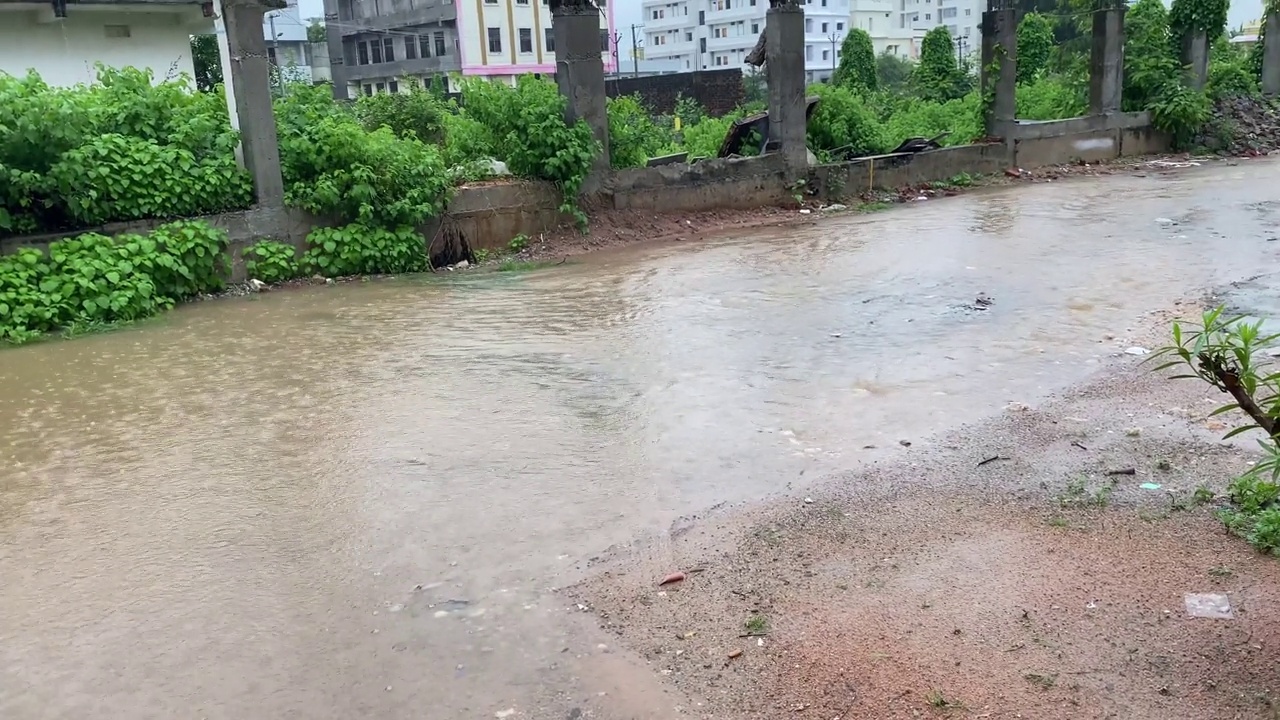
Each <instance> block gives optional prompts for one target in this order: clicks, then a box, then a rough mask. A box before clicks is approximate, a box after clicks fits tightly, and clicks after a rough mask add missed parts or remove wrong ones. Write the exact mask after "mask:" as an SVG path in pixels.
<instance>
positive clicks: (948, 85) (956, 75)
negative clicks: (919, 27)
mask: <svg viewBox="0 0 1280 720" xmlns="http://www.w3.org/2000/svg"><path fill="white" fill-rule="evenodd" d="M972 85H973V83H972V81H971V80H970V78H969V77H968V75H966V74H965V72H964V70H963V69H962V68H961V67H960V64H959V63H958V62H957V61H956V48H955V44H954V43H952V42H951V34H950V33H948V32H947V29H946V28H945V27H942V26H939V27H936V28H934V29H932V30H930V31H929V32H927V33H925V36H924V40H922V41H921V42H920V62H919V63H917V64H916V67H915V70H914V71H913V72H912V73H911V87H912V89H913V90H914V92H915V93H916V95H918V96H919V97H920V98H922V99H925V100H933V101H935V102H946V101H947V100H954V99H956V98H959V97H962V96H964V95H965V94H966V93H968V92H969V91H970V90H971V89H972Z"/></svg>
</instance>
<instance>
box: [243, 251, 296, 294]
mask: <svg viewBox="0 0 1280 720" xmlns="http://www.w3.org/2000/svg"><path fill="white" fill-rule="evenodd" d="M243 256H244V269H245V272H247V273H248V274H249V277H251V278H256V279H258V280H261V281H262V282H265V283H278V282H284V281H286V280H292V279H294V278H296V277H298V276H299V275H300V274H301V273H302V271H301V269H300V268H299V266H298V253H297V251H296V250H295V249H294V247H293V246H292V245H290V244H288V243H282V242H276V241H274V240H261V241H259V242H256V243H254V244H253V245H250V246H249V247H247V248H245V249H244V253H243Z"/></svg>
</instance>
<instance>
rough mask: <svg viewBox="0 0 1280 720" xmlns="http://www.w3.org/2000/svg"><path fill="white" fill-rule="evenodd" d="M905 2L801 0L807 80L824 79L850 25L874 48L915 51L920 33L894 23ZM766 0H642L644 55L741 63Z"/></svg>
mask: <svg viewBox="0 0 1280 720" xmlns="http://www.w3.org/2000/svg"><path fill="white" fill-rule="evenodd" d="M905 1H906V0H852V1H851V0H805V9H804V10H805V20H804V41H805V46H804V58H805V76H806V79H807V80H808V81H809V82H817V81H822V80H827V79H829V78H830V77H831V75H832V74H833V73H834V72H835V68H836V66H837V65H838V64H839V62H840V45H841V43H842V42H844V36H845V34H846V33H847V32H848V31H849V28H851V27H861V28H862V29H864V30H867V31H868V32H869V33H870V34H871V39H872V44H873V45H874V46H875V49H876V52H878V53H879V52H891V53H894V54H897V55H900V56H902V57H908V58H911V57H916V56H917V55H918V54H919V37H920V36H921V33H919V32H917V31H916V30H915V29H914V28H913V27H909V26H908V27H906V28H902V27H898V26H897V24H896V23H895V22H894V20H895V14H894V3H895V2H898V3H901V2H905ZM768 7H769V4H768V2H767V0H644V3H643V13H644V40H645V50H644V53H645V57H646V58H651V59H666V60H674V61H676V62H678V63H679V64H680V65H682V66H683V69H684V70H686V71H688V70H707V69H714V68H717V67H726V66H728V67H741V66H742V64H743V62H744V60H745V58H746V55H747V53H749V52H750V51H751V48H752V47H754V46H755V44H756V40H757V38H758V37H759V36H760V33H761V32H762V30H763V29H764V19H765V12H766V11H767V10H768Z"/></svg>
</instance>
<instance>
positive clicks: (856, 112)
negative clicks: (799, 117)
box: [808, 84, 885, 157]
mask: <svg viewBox="0 0 1280 720" xmlns="http://www.w3.org/2000/svg"><path fill="white" fill-rule="evenodd" d="M809 94H810V95H817V96H818V97H820V98H821V101H820V102H819V103H818V107H817V108H816V109H815V110H814V111H813V115H812V116H811V117H810V118H809V133H808V140H809V147H810V148H811V149H812V150H813V151H814V153H815V154H817V155H818V156H819V157H821V156H822V155H823V154H824V153H827V152H829V151H832V150H836V149H837V148H847V152H848V154H849V155H871V154H875V153H879V152H883V151H884V149H885V148H884V142H883V138H882V136H883V130H882V128H881V126H880V121H879V120H878V119H876V116H875V115H874V114H873V113H872V112H871V110H870V108H869V107H868V106H867V104H866V103H865V102H863V100H862V98H861V97H860V96H858V95H857V94H856V93H854V92H853V91H851V90H849V89H848V88H845V87H841V86H837V85H822V84H819V85H811V86H809Z"/></svg>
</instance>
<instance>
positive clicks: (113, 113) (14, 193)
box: [0, 66, 251, 236]
mask: <svg viewBox="0 0 1280 720" xmlns="http://www.w3.org/2000/svg"><path fill="white" fill-rule="evenodd" d="M151 79H152V78H151V74H150V73H149V72H147V71H142V70H136V69H133V68H126V69H124V70H111V69H107V68H104V67H102V66H99V68H98V82H97V83H96V84H94V85H89V86H76V87H73V88H53V87H50V86H48V85H47V84H45V83H44V82H43V81H42V80H41V79H40V77H39V75H37V74H35V73H30V74H28V75H26V76H25V77H21V78H18V77H14V76H11V75H7V74H4V73H0V236H3V235H8V234H22V233H29V232H38V231H50V230H59V229H67V228H74V227H83V226H85V225H92V224H99V223H103V222H108V221H114V220H133V219H140V218H147V217H176V216H183V215H191V214H199V213H210V212H219V211H223V210H229V209H233V208H240V207H246V206H247V205H248V204H249V202H250V200H251V185H250V181H249V176H248V174H247V173H245V172H244V171H243V170H242V169H240V168H239V167H237V165H236V162H235V156H234V148H235V147H236V144H237V142H238V140H237V136H236V133H235V131H234V130H232V129H231V125H230V122H229V121H228V118H227V109H226V104H225V102H224V101H223V98H222V96H221V95H220V94H218V93H192V92H190V88H189V86H188V85H187V84H186V83H185V82H163V83H159V84H156V85H152V83H151Z"/></svg>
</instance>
